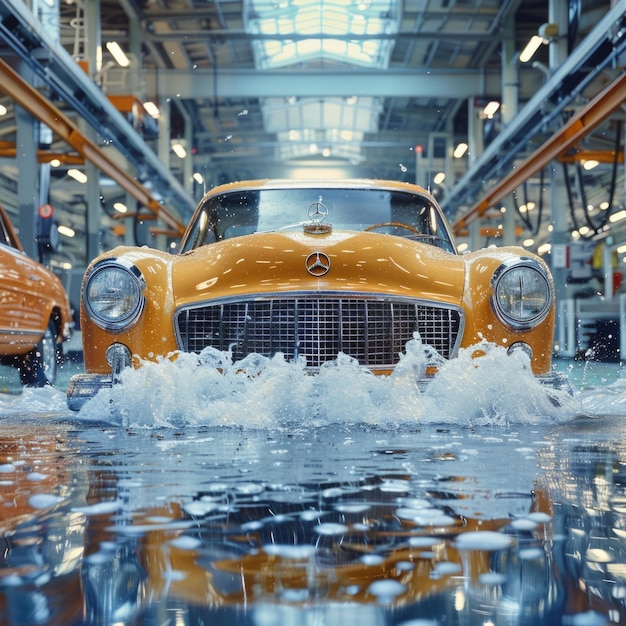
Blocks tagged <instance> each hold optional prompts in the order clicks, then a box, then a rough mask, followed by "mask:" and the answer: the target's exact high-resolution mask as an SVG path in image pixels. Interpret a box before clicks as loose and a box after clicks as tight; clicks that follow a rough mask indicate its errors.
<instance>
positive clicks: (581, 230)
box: [578, 226, 589, 235]
mask: <svg viewBox="0 0 626 626" xmlns="http://www.w3.org/2000/svg"><path fill="white" fill-rule="evenodd" d="M578 232H579V233H580V234H581V235H586V234H587V233H588V232H589V226H581V227H580V228H579V229H578Z"/></svg>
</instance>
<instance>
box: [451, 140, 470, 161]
mask: <svg viewBox="0 0 626 626" xmlns="http://www.w3.org/2000/svg"><path fill="white" fill-rule="evenodd" d="M468 147H469V146H468V145H467V144H466V143H464V142H461V143H460V144H459V145H458V146H457V147H456V148H455V149H454V152H453V153H452V154H453V156H454V158H455V159H460V158H461V157H462V156H463V155H464V154H465V153H466V152H467V149H468Z"/></svg>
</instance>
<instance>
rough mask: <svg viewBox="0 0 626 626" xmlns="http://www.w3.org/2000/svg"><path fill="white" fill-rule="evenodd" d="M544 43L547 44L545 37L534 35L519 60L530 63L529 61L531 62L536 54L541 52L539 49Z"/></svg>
mask: <svg viewBox="0 0 626 626" xmlns="http://www.w3.org/2000/svg"><path fill="white" fill-rule="evenodd" d="M544 42H545V39H544V38H543V37H540V36H539V35H533V36H532V37H531V38H530V41H529V42H528V43H527V44H526V47H525V48H524V49H523V50H522V52H521V54H520V55H519V60H520V61H521V62H522V63H528V61H530V60H531V59H532V58H533V56H535V52H537V50H539V47H540V46H541V44H542V43H544Z"/></svg>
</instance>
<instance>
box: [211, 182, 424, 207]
mask: <svg viewBox="0 0 626 626" xmlns="http://www.w3.org/2000/svg"><path fill="white" fill-rule="evenodd" d="M290 187H291V188H293V189H316V188H326V189H385V190H389V191H409V192H412V193H416V194H420V195H425V196H428V197H429V198H431V199H432V200H433V201H434V198H432V195H431V194H430V193H429V192H428V191H427V190H426V189H424V188H423V187H420V186H419V185H415V184H413V183H408V182H402V181H397V180H379V179H371V178H343V179H342V178H320V179H291V178H266V179H259V180H242V181H237V182H232V183H226V184H224V185H220V186H218V187H214V188H213V189H211V190H209V191H208V192H207V194H206V195H207V196H213V195H215V194H218V193H226V192H232V191H237V190H241V191H243V190H250V189H285V188H290Z"/></svg>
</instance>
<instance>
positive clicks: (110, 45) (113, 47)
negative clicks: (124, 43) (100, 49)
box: [106, 41, 130, 67]
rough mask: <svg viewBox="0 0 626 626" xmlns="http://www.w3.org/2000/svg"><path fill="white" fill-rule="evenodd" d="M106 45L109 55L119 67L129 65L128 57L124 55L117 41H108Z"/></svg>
mask: <svg viewBox="0 0 626 626" xmlns="http://www.w3.org/2000/svg"><path fill="white" fill-rule="evenodd" d="M106 46H107V50H108V51H109V52H110V53H111V56H112V57H113V58H114V59H115V62H116V63H117V64H118V65H119V66H120V67H128V66H129V65H130V59H129V58H128V57H127V56H126V53H125V52H124V50H122V47H121V46H120V44H119V43H117V41H108V42H107V44H106Z"/></svg>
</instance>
